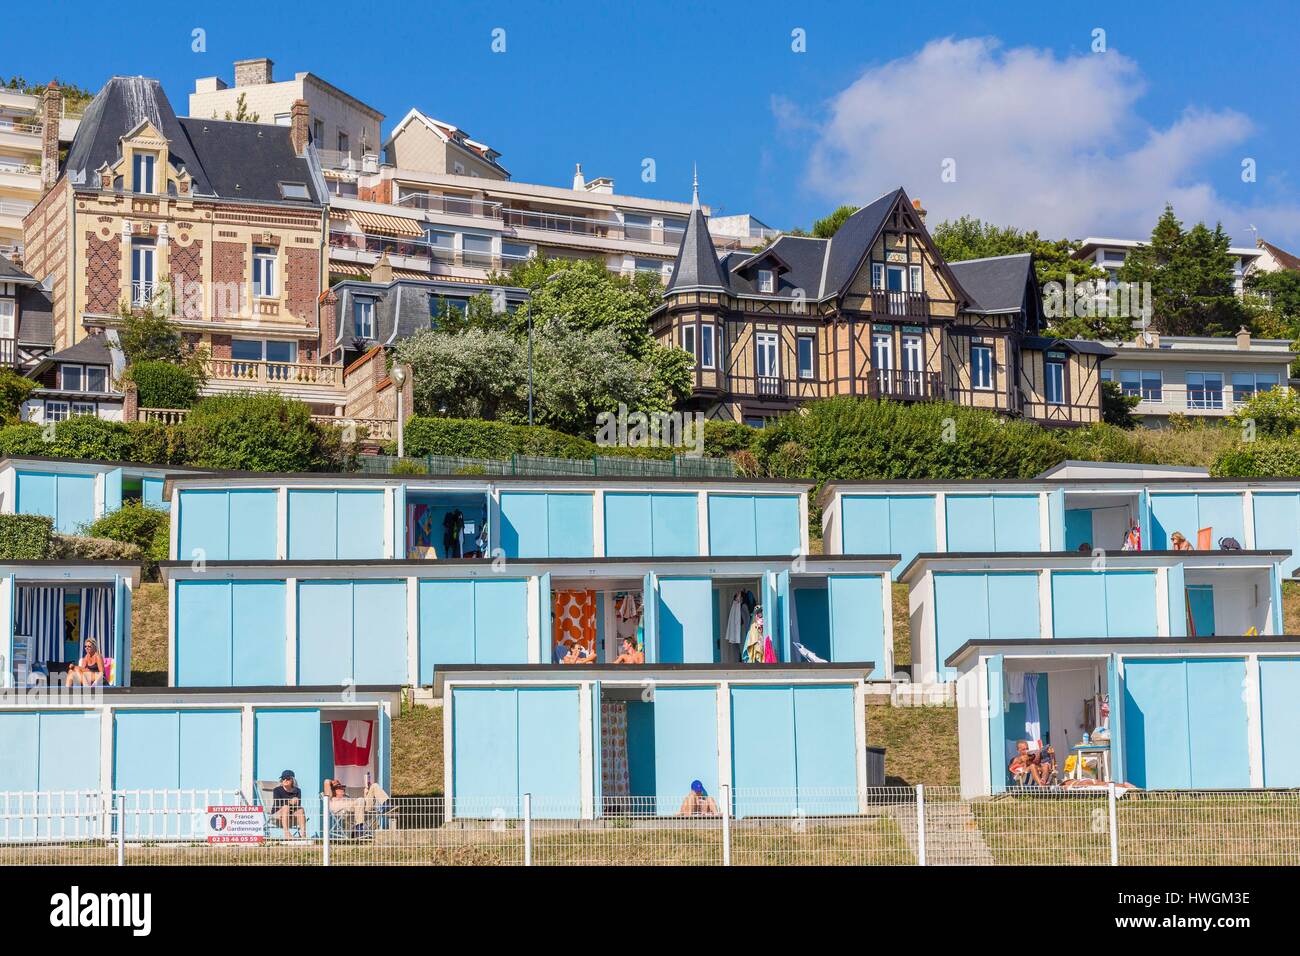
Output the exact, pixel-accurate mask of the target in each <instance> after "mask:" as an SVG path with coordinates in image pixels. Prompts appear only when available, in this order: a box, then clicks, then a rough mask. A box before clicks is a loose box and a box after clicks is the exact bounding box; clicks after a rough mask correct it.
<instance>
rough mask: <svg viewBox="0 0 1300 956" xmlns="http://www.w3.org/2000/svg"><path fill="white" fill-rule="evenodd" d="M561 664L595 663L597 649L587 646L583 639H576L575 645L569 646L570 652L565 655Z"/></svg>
mask: <svg viewBox="0 0 1300 956" xmlns="http://www.w3.org/2000/svg"><path fill="white" fill-rule="evenodd" d="M560 663H561V664H594V663H596V651H595V649H594V648H591V647H586V646H584V645H583V643H582V642H581V641H574V642H573V647H571V648H569V653H567V654H565V655H564V659H563V660H562V661H560Z"/></svg>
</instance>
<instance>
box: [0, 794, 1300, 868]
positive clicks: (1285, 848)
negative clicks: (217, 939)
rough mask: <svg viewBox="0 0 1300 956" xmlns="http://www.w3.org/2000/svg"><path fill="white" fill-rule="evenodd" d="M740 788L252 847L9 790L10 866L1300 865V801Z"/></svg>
mask: <svg viewBox="0 0 1300 956" xmlns="http://www.w3.org/2000/svg"><path fill="white" fill-rule="evenodd" d="M722 791H723V792H722V793H721V794H719V795H718V798H717V800H716V805H715V806H708V805H705V806H704V807H703V808H702V809H704V810H706V811H708V812H704V813H696V814H690V813H683V812H682V810H683V809H684V808H683V807H682V806H680V805H679V804H678V801H677V800H676V799H674V800H671V801H665V800H664V799H655V798H642V797H619V798H610V797H606V798H604V800H603V801H601V805H600V807H599V808H595V807H592V806H590V805H587V806H585V807H584V806H582V805H579V804H576V803H573V802H570V801H555V800H547V799H544V798H541V797H538V798H536V799H534V798H533V797H532V795H527V794H526V795H524V796H523V797H522V798H516V797H510V798H508V799H502V800H474V801H466V800H457V801H455V802H452V801H449V800H447V799H446V798H443V797H397V798H393V799H391V800H389V801H388V802H387V803H385V804H383V805H380V806H373V805H367V804H364V803H361V802H355V803H349V804H336V805H335V806H334V807H333V808H331V806H330V805H329V804H328V803H327V802H326V801H325V800H323V799H322V800H321V801H320V802H319V803H317V802H316V801H314V800H310V799H309V800H308V801H307V802H306V803H307V805H306V807H305V816H306V827H305V829H304V830H303V831H299V830H298V829H297V828H292V829H290V830H289V831H288V832H285V831H284V830H282V829H280V828H279V827H278V826H273V825H268V824H269V822H270V821H266V823H262V822H261V821H263V820H264V818H263V817H261V816H259V815H257V814H255V815H254V817H255V819H257V820H258V821H259V825H258V826H257V828H256V830H255V834H256V835H255V836H253V837H251V838H248V839H246V840H245V841H243V842H240V841H239V840H233V841H231V842H224V841H222V840H221V839H219V838H214V837H213V832H214V831H213V828H214V823H213V818H214V816H221V815H223V814H230V815H233V814H234V813H236V812H237V810H238V808H239V807H241V806H247V805H248V801H247V800H245V798H244V796H243V795H242V794H239V793H234V792H229V791H205V790H158V791H113V792H101V791H53V792H23V793H0V865H23V864H74V865H82V866H86V865H104V866H113V865H117V866H129V865H150V864H173V865H176V864H180V865H300V866H301V865H310V866H321V865H324V866H357V865H359V866H366V865H372V866H373V865H404V864H420V865H430V864H433V865H449V866H458V865H470V866H473V865H531V866H547V865H574V864H577V865H737V866H741V865H852V866H873V865H890V866H910V865H922V866H941V865H950V866H962V865H1011V866H1033V865H1048V866H1050V865H1064V866H1117V865H1143V866H1182V865H1234V866H1244V865H1272V866H1296V865H1300V791H1278V790H1273V791H1232V792H1226V791H1150V792H1144V791H1127V792H1126V791H1124V790H1118V791H1116V790H1110V789H1105V788H1099V789H1096V790H1091V791H1088V792H1078V791H1070V790H1037V789H1035V790H1026V791H1015V792H1010V793H1007V794H1003V795H1001V796H998V797H994V798H991V799H980V800H962V799H961V798H960V796H959V795H958V793H957V791H956V790H955V788H944V787H920V786H918V787H878V788H872V789H869V790H867V791H865V792H863V793H858V792H856V791H838V790H825V791H821V790H808V789H803V790H800V791H799V792H798V793H794V792H789V791H755V790H739V791H735V792H734V793H733V792H728V788H726V787H724V788H722ZM714 809H716V812H712V811H713V810H714ZM224 824H225V819H224V817H223V819H222V825H224Z"/></svg>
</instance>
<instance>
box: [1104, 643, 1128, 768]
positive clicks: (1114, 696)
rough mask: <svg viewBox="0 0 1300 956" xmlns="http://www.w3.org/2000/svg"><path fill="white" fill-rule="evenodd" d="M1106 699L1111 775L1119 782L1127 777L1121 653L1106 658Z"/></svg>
mask: <svg viewBox="0 0 1300 956" xmlns="http://www.w3.org/2000/svg"><path fill="white" fill-rule="evenodd" d="M1106 699H1107V700H1108V701H1109V702H1110V725H1109V729H1110V776H1111V779H1112V780H1114V781H1115V782H1117V783H1123V782H1124V781H1125V779H1126V776H1125V773H1126V771H1125V769H1124V719H1123V716H1124V686H1123V679H1122V678H1121V677H1120V676H1119V655H1118V654H1111V655H1109V656H1108V657H1107V658H1106Z"/></svg>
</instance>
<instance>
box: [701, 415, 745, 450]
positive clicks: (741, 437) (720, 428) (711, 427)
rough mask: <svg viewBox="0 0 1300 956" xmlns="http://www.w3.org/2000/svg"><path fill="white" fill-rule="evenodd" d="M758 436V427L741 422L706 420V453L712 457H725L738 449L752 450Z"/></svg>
mask: <svg viewBox="0 0 1300 956" xmlns="http://www.w3.org/2000/svg"><path fill="white" fill-rule="evenodd" d="M757 438H758V429H757V428H750V427H749V426H748V425H744V424H741V423H740V422H723V421H706V422H705V423H704V454H705V455H707V456H708V457H710V458H725V457H727V456H729V455H734V454H735V453H736V452H738V451H750V450H752V449H753V447H754V442H755V440H756V439H757Z"/></svg>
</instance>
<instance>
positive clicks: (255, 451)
mask: <svg viewBox="0 0 1300 956" xmlns="http://www.w3.org/2000/svg"><path fill="white" fill-rule="evenodd" d="M180 430H181V434H182V437H183V441H184V443H185V447H186V448H187V449H189V463H190V464H192V465H195V466H197V467H200V468H215V469H244V470H249V471H273V472H293V471H310V470H312V469H313V468H314V467H315V466H317V465H318V464H325V462H324V461H323V460H322V458H323V456H322V450H321V447H320V445H321V438H322V436H321V434H320V433H319V432H318V430H317V429H316V428H314V427H313V425H312V420H311V411H310V409H308V407H307V406H306V405H305V404H304V403H302V402H295V401H292V400H290V399H286V398H283V397H281V396H280V395H277V394H275V393H274V392H263V393H257V394H244V395H217V396H212V397H210V398H204V399H201V400H199V401H198V402H196V403H195V405H194V407H193V408H192V409H190V413H189V414H188V415H187V416H186V417H185V421H184V422H183V423H182V424H181V425H180Z"/></svg>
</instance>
